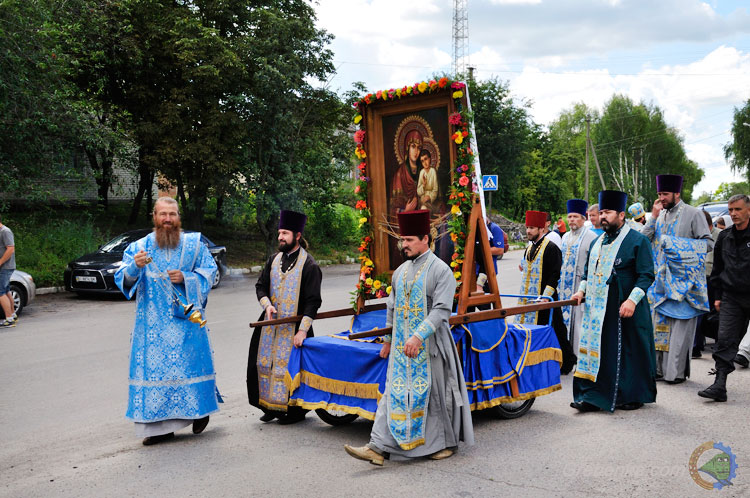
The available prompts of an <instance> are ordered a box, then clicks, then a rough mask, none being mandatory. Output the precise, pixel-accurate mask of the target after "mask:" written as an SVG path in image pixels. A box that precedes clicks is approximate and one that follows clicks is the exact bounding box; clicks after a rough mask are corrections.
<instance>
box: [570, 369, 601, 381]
mask: <svg viewBox="0 0 750 498" xmlns="http://www.w3.org/2000/svg"><path fill="white" fill-rule="evenodd" d="M573 377H578V378H579V379H586V380H590V381H591V382H596V375H592V374H587V373H583V372H579V371H578V370H576V373H575V374H573Z"/></svg>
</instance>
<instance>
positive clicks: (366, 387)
mask: <svg viewBox="0 0 750 498" xmlns="http://www.w3.org/2000/svg"><path fill="white" fill-rule="evenodd" d="M284 382H285V383H287V386H288V387H289V392H293V391H294V389H297V388H298V387H299V386H300V385H301V384H306V385H308V386H310V387H312V388H314V389H318V390H320V391H325V392H328V393H332V394H339V395H341V396H352V397H354V398H364V399H375V400H378V401H380V398H382V397H383V394H382V393H381V392H380V391H379V390H378V388H379V385H378V384H360V383H359V382H347V381H344V380H336V379H329V378H327V377H321V376H320V375H316V374H314V373H310V372H307V371H305V370H302V371H300V372H299V373H298V374H297V375H295V376H294V379H292V378H291V376H290V375H289V373H288V372H287V374H286V376H285V377H284Z"/></svg>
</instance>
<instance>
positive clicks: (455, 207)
mask: <svg viewBox="0 0 750 498" xmlns="http://www.w3.org/2000/svg"><path fill="white" fill-rule="evenodd" d="M451 214H461V208H460V207H458V204H454V205H453V207H452V208H451ZM454 235H455V234H453V233H452V234H451V238H452V237H453V236H454Z"/></svg>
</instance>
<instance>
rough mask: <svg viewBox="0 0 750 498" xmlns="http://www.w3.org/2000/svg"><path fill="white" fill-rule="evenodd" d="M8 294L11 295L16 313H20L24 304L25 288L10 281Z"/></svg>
mask: <svg viewBox="0 0 750 498" xmlns="http://www.w3.org/2000/svg"><path fill="white" fill-rule="evenodd" d="M10 295H11V296H13V305H14V306H15V309H16V314H17V315H20V314H21V311H22V310H23V308H24V306H26V289H24V288H23V286H22V285H18V284H15V283H12V284H10Z"/></svg>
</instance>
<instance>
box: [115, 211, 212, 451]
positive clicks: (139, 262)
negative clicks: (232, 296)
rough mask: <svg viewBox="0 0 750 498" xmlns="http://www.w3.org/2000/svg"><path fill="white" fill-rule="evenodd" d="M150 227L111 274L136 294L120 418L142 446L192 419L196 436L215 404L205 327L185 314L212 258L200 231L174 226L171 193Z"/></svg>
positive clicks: (203, 291)
mask: <svg viewBox="0 0 750 498" xmlns="http://www.w3.org/2000/svg"><path fill="white" fill-rule="evenodd" d="M154 227H155V228H154V231H153V232H152V233H150V234H149V235H147V236H146V237H143V238H142V239H139V240H136V241H135V242H132V243H131V244H130V245H129V246H128V248H127V249H125V253H124V254H123V259H122V263H123V264H122V266H120V268H118V270H117V273H115V282H116V283H117V286H118V287H119V288H120V289H121V290H122V292H123V294H125V297H127V298H128V299H130V298H132V297H133V295H134V294H135V295H136V315H135V316H136V318H135V328H134V329H133V333H132V335H131V352H130V375H129V389H128V394H129V402H128V411H127V413H126V415H125V416H126V417H127V418H129V419H131V420H133V421H134V422H135V427H136V434H137V435H138V436H140V437H145V439H144V440H143V444H144V445H147V446H148V445H151V444H155V443H159V442H162V441H166V440H168V439H172V438H174V432H175V431H176V430H178V429H181V428H183V427H187V426H188V425H190V424H192V425H193V433H194V434H200V433H201V432H203V429H205V428H206V426H207V425H208V416H209V414H211V413H214V412H217V411H218V410H219V405H218V402H219V399H218V391H217V390H216V373H215V371H214V363H213V355H212V351H211V345H210V343H209V339H208V329H207V328H204V327H203V325H205V324H198V323H195V322H193V321H192V320H190V319H188V318H189V316H190V314H189V313H188V312H189V311H190V309H192V310H193V312H196V311H201V310H202V309H203V308H204V307H205V305H206V300H207V298H208V292H209V291H210V290H211V283H212V282H213V281H214V274H215V272H216V271H217V270H216V263H215V262H214V259H213V258H212V257H211V253H210V252H208V248H207V247H206V246H205V244H203V243H202V242H201V235H200V233H198V232H193V233H184V232H183V231H182V230H181V229H180V213H179V210H178V207H177V201H175V200H174V199H172V198H169V197H161V198H159V200H158V201H156V204H155V205H154ZM136 291H137V294H136ZM178 294H179V298H178V297H177V295H178ZM178 300H179V301H178ZM188 306H189V307H191V308H188Z"/></svg>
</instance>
